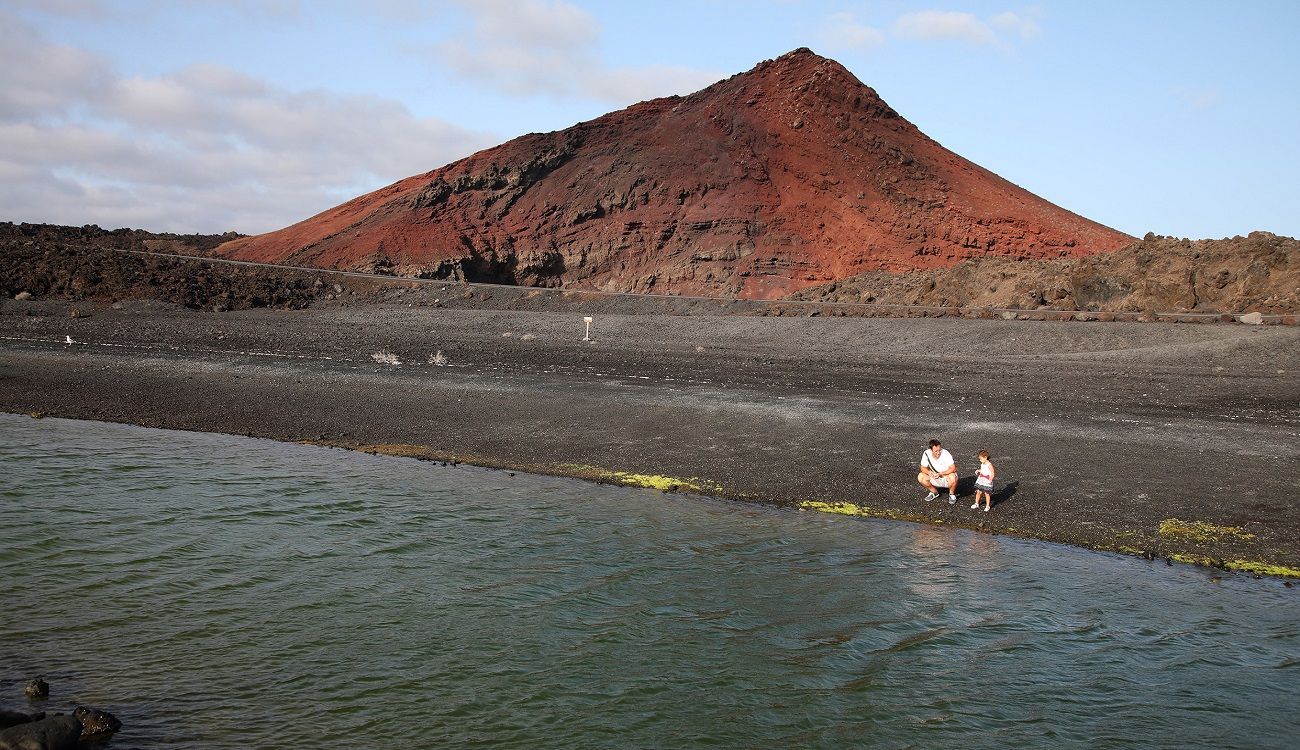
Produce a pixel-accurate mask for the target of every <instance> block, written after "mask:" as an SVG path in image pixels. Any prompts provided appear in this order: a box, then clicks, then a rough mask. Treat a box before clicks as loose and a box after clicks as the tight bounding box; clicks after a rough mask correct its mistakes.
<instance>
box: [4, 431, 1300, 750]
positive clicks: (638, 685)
mask: <svg viewBox="0 0 1300 750" xmlns="http://www.w3.org/2000/svg"><path fill="white" fill-rule="evenodd" d="M0 509H2V510H3V517H4V531H3V536H0V575H2V576H3V582H4V585H3V600H2V602H3V604H2V606H0V706H3V707H8V708H22V707H24V706H26V699H25V698H24V697H23V695H22V689H21V686H22V683H23V682H24V681H25V680H26V679H27V678H29V677H31V676H34V675H36V674H43V675H45V676H46V679H47V680H49V682H50V683H51V685H52V686H53V692H52V695H51V698H50V700H49V701H47V702H46V703H44V704H43V705H42V707H43V708H45V709H47V710H68V709H70V708H71V706H72V705H74V704H75V703H76V702H82V703H87V704H90V705H96V706H100V707H103V708H106V709H108V710H110V711H113V712H115V713H116V714H117V715H118V717H119V718H121V719H122V720H123V722H124V723H125V727H124V729H123V730H122V731H121V732H120V733H119V734H118V735H117V736H116V737H115V738H114V739H113V740H112V741H111V742H110V743H109V745H108V746H109V747H112V748H134V747H140V748H172V747H175V748H180V747H187V748H188V747H204V748H246V747H283V748H293V747H366V748H398V747H491V748H537V747H565V748H584V747H589V748H604V747H635V748H685V747H735V748H752V747H826V748H832V747H834V748H841V747H878V748H895V747H897V748H904V747H924V748H940V747H962V748H979V747H989V748H992V747H998V748H1003V747H1007V746H1016V747H1042V748H1059V747H1080V748H1084V747H1086V748H1127V747H1168V748H1184V747H1277V748H1288V747H1295V746H1296V745H1297V742H1298V741H1300V739H1298V738H1300V716H1298V714H1297V706H1298V705H1300V607H1298V606H1297V604H1298V600H1297V596H1298V595H1300V589H1291V588H1286V587H1284V586H1283V585H1282V584H1281V583H1280V582H1277V581H1271V580H1263V581H1258V580H1252V579H1250V578H1246V577H1241V576H1229V577H1226V578H1224V579H1222V580H1215V579H1214V577H1213V576H1211V575H1210V574H1209V573H1208V572H1206V571H1202V570H1197V569H1193V568H1185V567H1174V568H1167V567H1165V566H1164V565H1163V564H1160V565H1152V564H1149V563H1145V562H1142V561H1139V560H1133V559H1128V558H1122V557H1116V556H1110V555H1102V554H1097V553H1089V552H1083V551H1080V550H1074V549H1070V548H1067V547H1062V546H1057V545H1049V544H1039V543H1033V542H1024V541H1019V540H1009V539H1002V538H997V537H991V536H985V535H979V534H972V533H965V532H953V531H948V530H942V529H933V528H926V527H920V526H913V525H908V524H898V523H890V522H879V521H864V520H861V519H849V518H842V517H835V516H829V515H824V514H817V513H800V512H795V511H785V510H774V509H766V508H758V507H750V506H745V505H738V504H731V503H726V502H720V501H714V500H707V499H703V498H695V497H689V496H680V495H663V494H660V493H657V492H654V491H648V490H636V489H624V488H611V487H603V486H595V485H591V484H586V483H582V482H576V481H569V480H563V479H552V478H545V477H534V476H526V475H522V474H520V475H517V476H513V477H512V476H509V475H508V474H507V473H505V472H494V471H486V470H481V469H474V468H469V467H443V466H439V465H436V464H430V463H422V462H418V461H413V460H404V459H393V458H383V457H373V456H366V455H362V454H355V453H349V452H345V451H337V450H329V449H320V448H313V447H305V446H296V445H286V444H279V443H274V442H268V441H260V440H250V439H245V438H237V437H229V436H221V435H208V434H197V433H182V432H168V431H162V430H149V429H143V428H136V427H126V426H120V425H109V424H102V423H93V422H74V421H66V420H57V419H45V420H40V421H37V420H32V419H29V418H27V417H19V416H12V415H0Z"/></svg>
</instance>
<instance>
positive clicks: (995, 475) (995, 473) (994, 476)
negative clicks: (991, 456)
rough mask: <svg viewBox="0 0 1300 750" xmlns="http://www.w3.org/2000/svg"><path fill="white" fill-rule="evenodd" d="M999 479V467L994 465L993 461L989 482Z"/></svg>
mask: <svg viewBox="0 0 1300 750" xmlns="http://www.w3.org/2000/svg"><path fill="white" fill-rule="evenodd" d="M997 478H998V470H997V467H995V466H994V465H993V462H992V461H989V481H990V482H992V481H993V480H994V479H997Z"/></svg>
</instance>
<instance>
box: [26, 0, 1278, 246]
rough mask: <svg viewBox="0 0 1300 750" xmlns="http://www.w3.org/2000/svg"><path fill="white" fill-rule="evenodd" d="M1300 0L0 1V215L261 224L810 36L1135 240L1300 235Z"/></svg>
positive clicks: (1002, 169)
mask: <svg viewBox="0 0 1300 750" xmlns="http://www.w3.org/2000/svg"><path fill="white" fill-rule="evenodd" d="M1298 36H1300V2H1295V1H1293V0H1273V1H1265V0H1258V1H1255V2H1251V1H1249V0H1246V1H1243V2H1238V3H1224V2H1197V1H1195V0H1185V1H1182V2H1178V1H1174V0H1169V1H1167V2H1157V1H1154V0H1151V1H1148V2H1142V1H1141V0H1134V1H1133V2H1109V1H1100V2H1086V3H1085V2H1037V3H1032V4H1018V3H1014V2H1011V3H1003V2H946V3H945V2H889V1H885V0H879V1H876V2H830V1H826V2H823V1H821V0H808V1H806V2H800V1H798V0H768V1H763V0H753V1H752V2H740V1H738V0H698V1H697V2H676V1H675V0H660V1H659V2H655V3H622V2H605V3H600V2H583V1H578V0H480V1H478V2H471V1H470V0H432V1H424V2H421V1H418V0H373V1H372V2H369V3H362V2H348V1H346V0H328V1H322V2H307V1H306V0H302V1H296V0H227V1H226V2H215V1H210V0H138V1H136V2H125V1H123V2H117V1H115V0H0V69H2V70H5V71H6V74H5V75H3V76H0V220H11V221H49V222H56V223H62V224H84V223H98V224H100V225H102V226H105V227H119V226H132V227H140V228H146V229H154V230H164V231H202V232H219V231H226V230H232V229H233V230H236V231H240V232H260V231H266V230H270V229H274V228H278V227H280V226H284V225H287V224H290V223H292V222H295V221H298V220H300V219H302V218H305V217H307V216H309V215H311V214H313V213H316V212H318V211H320V210H323V209H325V208H328V207H330V206H332V205H335V204H337V203H339V202H341V201H343V200H346V199H347V198H350V197H352V196H354V195H357V194H360V193H362V192H366V191H368V190H371V189H374V188H376V187H379V186H381V185H384V184H387V183H390V182H392V181H394V180H397V179H400V178H402V177H405V176H408V175H411V174H417V173H420V172H425V171H428V170H430V169H433V168H435V167H438V166H441V165H442V164H445V163H447V162H449V161H452V160H454V159H457V158H459V157H461V156H464V155H466V154H469V153H472V152H473V151H476V150H478V149H480V148H485V147H488V146H491V145H494V144H496V143H500V142H503V141H505V140H509V139H510V138H513V137H515V136H517V135H521V134H523V133H527V132H536V131H548V130H555V129H559V128H564V127H567V126H569V125H572V124H573V123H575V122H580V121H582V120H586V119H590V118H592V117H596V116H598V115H600V114H602V113H604V112H607V111H610V110H613V109H618V108H621V107H623V106H626V105H628V104H631V103H633V102H635V101H639V100H642V99H646V98H651V97H655V96H664V95H669V94H674V93H687V92H689V91H692V90H695V89H698V88H701V87H703V86H705V85H707V84H709V83H711V82H713V81H715V80H717V79H719V78H723V77H726V76H729V75H731V74H733V73H738V72H742V71H745V70H748V69H749V68H751V67H753V66H754V65H755V64H756V63H758V62H759V61H761V60H764V59H768V58H772V57H775V56H777V55H780V54H783V53H785V52H788V51H790V50H792V49H794V48H796V47H803V46H807V47H811V48H812V49H813V50H814V51H816V52H818V53H820V54H823V55H825V56H827V57H832V58H834V59H836V60H838V61H840V62H841V63H843V64H844V65H845V66H846V67H847V68H849V70H851V71H853V73H854V74H856V75H857V76H858V78H860V79H862V81H863V82H864V83H866V84H867V85H869V86H871V87H873V88H875V89H876V90H877V91H878V92H879V93H880V95H881V96H882V97H884V99H885V100H886V101H887V102H889V103H890V104H891V105H892V106H893V107H894V108H895V109H896V110H898V111H899V112H900V113H902V114H903V116H904V117H906V118H908V119H909V120H911V121H912V122H913V123H915V124H916V125H917V126H918V127H920V128H921V130H923V131H924V132H926V133H927V134H928V135H930V136H931V137H933V138H934V139H935V140H937V141H939V142H940V143H942V144H943V145H945V146H947V147H948V148H950V149H952V150H953V151H956V152H957V153H959V154H961V155H962V156H965V157H967V158H969V159H971V160H973V161H975V162H976V163H979V164H981V165H983V166H985V167H987V168H989V169H991V170H993V171H994V172H997V173H998V174H1001V175H1002V176H1004V177H1006V178H1007V179H1009V180H1011V181H1013V182H1015V183H1017V184H1019V185H1021V186H1023V187H1025V188H1027V189H1029V190H1030V191H1032V192H1034V193H1037V194H1038V195H1041V196H1043V197H1044V198H1047V199H1048V200H1051V201H1053V202H1055V203H1057V204H1059V205H1062V206H1064V207H1066V208H1068V209H1070V210H1073V211H1076V212H1078V213H1080V214H1083V215H1084V216H1087V217H1089V218H1092V219H1095V220H1097V221H1100V222H1102V223H1104V224H1108V225H1110V226H1113V227H1115V228H1117V229H1120V230H1122V231H1125V232H1128V233H1130V234H1134V235H1141V234H1144V233H1146V232H1147V231H1154V232H1156V233H1157V234H1168V235H1176V236H1186V237H1194V238H1200V237H1224V236H1231V235H1235V234H1245V233H1247V232H1250V231H1253V230H1256V229H1263V230H1267V231H1272V232H1276V233H1278V234H1285V235H1290V236H1297V235H1300V210H1298V207H1300V179H1297V176H1298V175H1300V135H1298V134H1300V45H1297V44H1295V41H1294V40H1295V39H1296V38H1297V37H1298Z"/></svg>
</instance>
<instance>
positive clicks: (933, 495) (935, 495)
mask: <svg viewBox="0 0 1300 750" xmlns="http://www.w3.org/2000/svg"><path fill="white" fill-rule="evenodd" d="M938 496H939V493H938V492H931V493H930V494H928V495H926V496H925V501H926V502H927V503H928V502H930V501H931V500H933V499H935V498H936V497H938Z"/></svg>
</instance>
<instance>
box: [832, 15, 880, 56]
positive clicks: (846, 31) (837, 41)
mask: <svg viewBox="0 0 1300 750" xmlns="http://www.w3.org/2000/svg"><path fill="white" fill-rule="evenodd" d="M821 36H822V41H824V42H825V43H826V46H827V47H830V48H832V49H867V50H872V49H877V48H879V47H883V46H884V45H885V35H884V33H883V32H881V31H880V30H879V29H876V28H873V27H871V26H867V25H866V24H863V23H859V22H858V19H857V16H855V15H854V14H852V13H848V12H839V13H832V14H831V15H830V16H828V17H827V18H826V21H825V23H823V24H822V34H821Z"/></svg>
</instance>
